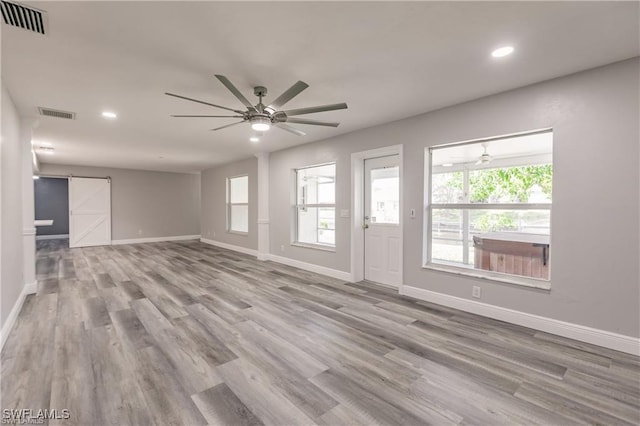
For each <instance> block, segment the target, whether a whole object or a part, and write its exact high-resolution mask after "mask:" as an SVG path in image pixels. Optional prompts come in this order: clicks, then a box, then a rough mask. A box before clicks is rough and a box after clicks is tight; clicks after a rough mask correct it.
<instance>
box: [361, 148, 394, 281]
mask: <svg viewBox="0 0 640 426" xmlns="http://www.w3.org/2000/svg"><path fill="white" fill-rule="evenodd" d="M364 169H365V179H364V184H365V188H364V194H365V196H364V212H365V217H364V224H365V225H364V226H365V232H364V236H365V237H364V246H365V249H364V276H365V279H367V280H370V281H375V282H378V283H382V284H388V285H393V286H400V284H401V279H402V264H401V263H402V255H401V253H402V235H401V228H400V157H399V156H398V155H391V156H387V157H379V158H374V159H368V160H365V168H364Z"/></svg>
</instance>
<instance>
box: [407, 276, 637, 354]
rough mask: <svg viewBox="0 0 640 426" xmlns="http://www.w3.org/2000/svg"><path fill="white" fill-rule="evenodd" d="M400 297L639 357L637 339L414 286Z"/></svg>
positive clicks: (408, 287)
mask: <svg viewBox="0 0 640 426" xmlns="http://www.w3.org/2000/svg"><path fill="white" fill-rule="evenodd" d="M400 294H402V295H404V296H410V297H414V298H416V299H420V300H424V301H427V302H432V303H436V304H438V305H443V306H447V307H450V308H455V309H459V310H461V311H465V312H470V313H472V314H477V315H481V316H484V317H488V318H493V319H497V320H500V321H505V322H509V323H512V324H517V325H521V326H524V327H529V328H533V329H535V330H540V331H544V332H546V333H550V334H555V335H558V336H562V337H567V338H569V339H574V340H579V341H581V342H585V343H590V344H593V345H597V346H602V347H605V348H609V349H614V350H617V351H620V352H625V353H628V354H632V355H640V339H638V338H635V337H631V336H625V335H622V334H617V333H612V332H610V331H605V330H599V329H596V328H591V327H586V326H583V325H578V324H573V323H569V322H564V321H560V320H555V319H552V318H547V317H541V316H538V315H533V314H528V313H526V312H519V311H515V310H513V309H508V308H502V307H500V306H494V305H489V304H486V303H482V302H476V301H475V300H469V299H463V298H460V297H456V296H450V295H447V294H442V293H436V292H434V291H430V290H425V289H422V288H417V287H410V286H402V287H400Z"/></svg>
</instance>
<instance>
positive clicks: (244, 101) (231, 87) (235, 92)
mask: <svg viewBox="0 0 640 426" xmlns="http://www.w3.org/2000/svg"><path fill="white" fill-rule="evenodd" d="M216 78H217V79H218V80H220V83H222V84H224V86H225V87H226V88H227V89H229V91H230V92H231V93H233V95H234V96H235V97H236V98H238V100H239V101H240V102H242V104H243V105H244V106H246V107H247V108H249V109H250V110H252V111H257V110H256V107H254V106H253V105H251V102H249V100H248V99H247V98H245V97H244V95H243V94H242V93H240V91H239V90H238V89H237V88H236V86H234V85H233V83H231V81H229V79H228V78H227V77H225V76H224V75H220V74H216Z"/></svg>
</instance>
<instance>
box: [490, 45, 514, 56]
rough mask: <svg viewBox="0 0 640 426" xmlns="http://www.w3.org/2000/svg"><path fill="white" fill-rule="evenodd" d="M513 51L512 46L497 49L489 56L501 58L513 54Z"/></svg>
mask: <svg viewBox="0 0 640 426" xmlns="http://www.w3.org/2000/svg"><path fill="white" fill-rule="evenodd" d="M513 50H514V49H513V46H503V47H499V48H497V49H496V50H494V51H493V52H491V56H493V57H494V58H502V57H503V56H507V55H511V54H512V53H513Z"/></svg>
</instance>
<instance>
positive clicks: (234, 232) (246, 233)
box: [227, 231, 249, 237]
mask: <svg viewBox="0 0 640 426" xmlns="http://www.w3.org/2000/svg"><path fill="white" fill-rule="evenodd" d="M227 234H234V235H242V236H244V237H246V236H247V235H249V233H248V232H242V231H227Z"/></svg>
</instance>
